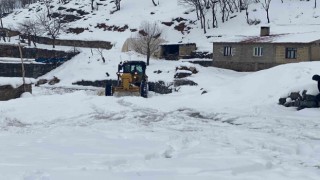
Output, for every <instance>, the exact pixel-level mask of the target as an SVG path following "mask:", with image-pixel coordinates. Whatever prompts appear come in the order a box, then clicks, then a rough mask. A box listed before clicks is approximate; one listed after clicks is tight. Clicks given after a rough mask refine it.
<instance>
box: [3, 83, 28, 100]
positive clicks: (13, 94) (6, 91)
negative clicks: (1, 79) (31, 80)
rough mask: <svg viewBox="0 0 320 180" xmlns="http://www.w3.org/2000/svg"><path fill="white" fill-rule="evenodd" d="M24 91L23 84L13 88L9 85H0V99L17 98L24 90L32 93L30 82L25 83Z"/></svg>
mask: <svg viewBox="0 0 320 180" xmlns="http://www.w3.org/2000/svg"><path fill="white" fill-rule="evenodd" d="M25 88H26V91H24V88H23V85H21V86H19V87H17V88H14V87H12V86H11V85H4V86H0V101H7V100H10V99H15V98H19V97H20V96H21V94H23V93H24V92H30V93H32V86H31V84H26V85H25Z"/></svg>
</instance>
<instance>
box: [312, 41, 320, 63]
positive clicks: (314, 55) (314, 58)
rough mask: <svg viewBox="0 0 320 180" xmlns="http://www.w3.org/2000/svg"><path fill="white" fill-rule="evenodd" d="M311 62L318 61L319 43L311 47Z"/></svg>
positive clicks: (319, 55) (319, 54)
mask: <svg viewBox="0 0 320 180" xmlns="http://www.w3.org/2000/svg"><path fill="white" fill-rule="evenodd" d="M310 51H311V61H319V60H320V41H316V42H314V43H312V45H311V50H310Z"/></svg>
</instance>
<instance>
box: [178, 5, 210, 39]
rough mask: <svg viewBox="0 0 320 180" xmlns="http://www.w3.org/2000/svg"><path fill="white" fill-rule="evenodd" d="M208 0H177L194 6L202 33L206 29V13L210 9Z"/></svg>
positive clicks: (205, 31)
mask: <svg viewBox="0 0 320 180" xmlns="http://www.w3.org/2000/svg"><path fill="white" fill-rule="evenodd" d="M210 2H211V1H210V0H179V3H180V4H184V5H187V6H191V7H194V8H195V9H196V13H197V18H198V20H200V24H201V28H202V29H203V32H204V33H207V30H206V13H207V11H208V10H209V9H210Z"/></svg>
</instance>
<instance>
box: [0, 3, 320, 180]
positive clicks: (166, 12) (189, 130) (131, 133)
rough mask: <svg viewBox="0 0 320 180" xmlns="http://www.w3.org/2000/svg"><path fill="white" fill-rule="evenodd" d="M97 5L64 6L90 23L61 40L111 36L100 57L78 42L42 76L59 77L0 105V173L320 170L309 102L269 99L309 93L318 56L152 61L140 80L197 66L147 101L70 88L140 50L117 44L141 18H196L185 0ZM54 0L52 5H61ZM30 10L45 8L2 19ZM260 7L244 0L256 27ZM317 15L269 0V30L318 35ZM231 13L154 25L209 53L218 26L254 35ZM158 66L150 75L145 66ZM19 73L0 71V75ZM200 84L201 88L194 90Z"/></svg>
mask: <svg viewBox="0 0 320 180" xmlns="http://www.w3.org/2000/svg"><path fill="white" fill-rule="evenodd" d="M100 2H101V3H102V4H104V5H105V6H104V5H103V6H100V7H99V11H94V12H92V13H91V10H90V8H91V7H90V1H84V0H72V1H70V2H69V3H68V4H66V5H63V6H64V7H66V8H67V9H68V8H75V9H81V10H83V11H86V12H89V14H87V15H84V16H83V18H82V19H80V20H78V21H75V22H73V23H72V24H71V26H72V27H74V28H75V27H83V28H88V30H86V31H84V32H83V33H80V34H79V35H75V34H70V33H69V34H66V33H64V34H61V36H60V38H67V39H87V40H92V39H94V40H106V41H111V42H112V43H113V44H114V45H115V47H114V48H112V49H111V50H108V51H107V50H106V51H104V56H105V57H106V62H105V63H103V62H102V61H101V59H100V56H99V54H98V53H96V52H95V51H91V50H90V49H87V48H78V49H79V51H80V52H81V53H80V54H79V55H77V56H75V57H74V58H73V59H71V60H70V61H68V62H66V63H64V64H63V65H61V66H59V67H58V68H57V69H55V70H54V71H51V72H50V73H48V74H46V75H44V76H43V77H41V78H52V77H53V76H56V77H58V78H60V79H61V82H60V83H58V84H57V85H55V86H49V85H45V86H40V87H33V94H32V95H31V94H24V96H23V98H20V99H14V100H10V101H6V102H0V146H1V148H0V157H1V158H0V179H6V180H13V179H18V180H39V179H40V180H56V179H59V180H67V179H68V180H69V179H77V180H87V179H94V180H100V179H101V180H102V179H103V180H104V179H119V180H120V179H146V180H150V179H159V180H160V179H190V180H191V179H192V180H193V179H201V180H204V179H208V180H212V179H222V180H223V179H225V180H240V179H246V180H250V179H254V180H266V179H267V180H269V179H270V180H271V179H272V180H292V179H294V180H317V179H319V177H320V172H319V166H320V156H319V154H320V141H319V139H320V132H319V126H320V122H319V116H320V111H319V108H314V109H303V110H301V111H297V110H296V109H294V108H285V107H283V106H280V105H278V104H277V103H278V99H279V98H280V97H283V96H285V95H288V93H290V92H292V91H302V90H308V93H310V94H317V93H318V90H317V89H316V82H315V81H312V80H311V77H312V75H314V74H319V73H320V72H319V67H320V63H319V62H305V63H294V64H287V65H281V66H277V67H274V68H271V69H267V70H263V71H259V72H252V73H247V72H235V71H231V70H225V69H219V68H214V67H201V66H199V65H194V64H190V63H188V62H183V61H165V60H159V59H151V61H150V66H148V68H147V74H148V76H149V80H150V81H158V80H162V81H164V82H166V83H168V82H172V81H173V76H174V73H175V67H177V66H180V65H185V66H194V67H196V68H197V70H198V71H199V73H197V74H193V75H192V76H190V77H188V78H189V79H190V80H192V81H194V82H196V83H197V84H198V86H181V87H180V88H177V89H176V91H174V92H173V93H172V94H168V95H159V94H155V93H151V94H150V98H147V99H145V98H141V97H120V98H117V97H105V96H98V95H97V91H98V90H102V91H103V89H96V88H89V89H86V90H76V91H75V90H74V89H68V88H74V86H72V83H74V82H76V81H79V80H92V81H94V80H103V79H108V78H115V77H116V74H115V73H116V70H117V64H118V63H119V62H120V61H121V60H130V59H132V60H134V59H139V60H141V59H142V60H143V59H145V57H144V56H143V55H139V54H137V53H133V52H128V53H122V52H121V47H122V44H123V42H124V41H125V40H126V38H128V37H130V36H132V35H133V34H134V33H133V32H131V31H130V30H129V29H134V28H138V27H139V25H140V22H141V21H142V20H149V21H159V22H160V21H166V22H167V21H170V20H171V19H172V18H177V17H183V18H185V19H189V20H195V17H196V16H195V14H194V13H192V12H191V13H188V14H186V13H185V12H190V8H189V7H185V6H181V5H179V4H178V3H177V2H176V1H172V0H159V2H160V5H159V6H157V7H154V6H153V5H152V2H151V1H149V0H134V1H133V0H122V1H121V2H122V9H121V11H119V12H116V13H114V14H110V10H112V9H113V3H111V2H110V1H100ZM53 5H54V9H58V8H59V6H60V5H57V4H56V3H55V4H53ZM40 7H42V8H44V7H43V6H40V5H39V3H38V4H33V5H30V6H29V7H28V8H26V9H20V10H17V11H16V12H14V13H13V14H11V15H9V16H7V17H6V18H4V19H3V21H4V25H5V26H11V27H14V26H15V25H16V24H17V23H18V22H22V21H23V19H25V17H29V18H34V17H35V15H36V13H37V9H39V8H40ZM261 8H262V7H261V5H260V4H252V5H250V6H249V12H250V13H249V16H250V18H257V19H260V20H261V21H262V23H261V24H264V25H265V23H266V17H265V12H264V11H263V10H262V9H261ZM60 11H63V10H60ZM151 12H153V13H152V14H151ZM318 13H320V11H318V9H313V2H311V1H293V0H292V1H287V0H284V3H282V2H281V1H274V0H273V1H272V2H271V7H270V18H271V23H270V26H271V33H286V32H292V33H296V32H299V33H302V32H311V31H313V32H314V34H317V31H318V30H317V29H318V27H319V25H318V24H317V18H318V17H317V16H318V15H317V14H318ZM74 14H75V12H74ZM235 15H237V16H236V17H234V18H233V19H230V20H229V21H228V22H226V23H224V24H222V23H221V22H219V28H215V29H212V28H211V29H209V31H208V33H207V34H203V33H202V30H201V29H200V28H199V27H200V25H199V22H196V23H195V24H190V26H191V27H192V28H193V29H191V30H190V34H182V33H181V32H178V31H176V30H174V28H173V26H171V27H167V26H165V25H163V26H162V27H163V28H164V29H165V38H166V40H168V41H170V42H179V41H184V42H196V43H197V44H198V46H199V47H200V50H211V49H212V44H211V41H213V40H214V39H215V38H219V37H218V36H220V35H221V36H236V35H258V33H259V28H260V26H259V25H257V26H249V25H247V24H246V19H245V14H244V13H243V12H242V13H235ZM208 16H209V14H208ZM107 19H108V20H107ZM97 23H106V24H108V25H115V26H119V27H122V26H124V25H128V26H129V28H128V30H126V31H124V32H115V31H103V30H102V29H98V28H94V27H95V26H96V25H97ZM175 23H177V22H175ZM206 36H212V37H211V38H207V37H206ZM14 42H16V40H14V39H12V42H11V43H14ZM39 47H41V48H47V49H51V46H48V45H39ZM56 49H61V50H71V49H72V47H62V46H58V47H57V48H56ZM158 70H160V71H161V73H160V74H158V73H154V72H155V71H158ZM106 72H108V73H109V74H110V76H109V77H107V75H106ZM18 81H21V80H19V79H17V78H14V79H8V78H0V84H1V82H2V83H3V84H4V83H8V82H11V83H12V84H16V83H19V82H18ZM31 81H34V80H31ZM77 88H78V87H77ZM204 90H205V91H207V93H205V94H202V92H203V91H204Z"/></svg>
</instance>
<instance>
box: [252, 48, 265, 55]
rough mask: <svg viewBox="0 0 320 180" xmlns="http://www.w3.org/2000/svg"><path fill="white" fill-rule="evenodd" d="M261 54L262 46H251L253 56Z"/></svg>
mask: <svg viewBox="0 0 320 180" xmlns="http://www.w3.org/2000/svg"><path fill="white" fill-rule="evenodd" d="M262 54H263V49H262V47H255V48H253V56H262Z"/></svg>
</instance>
